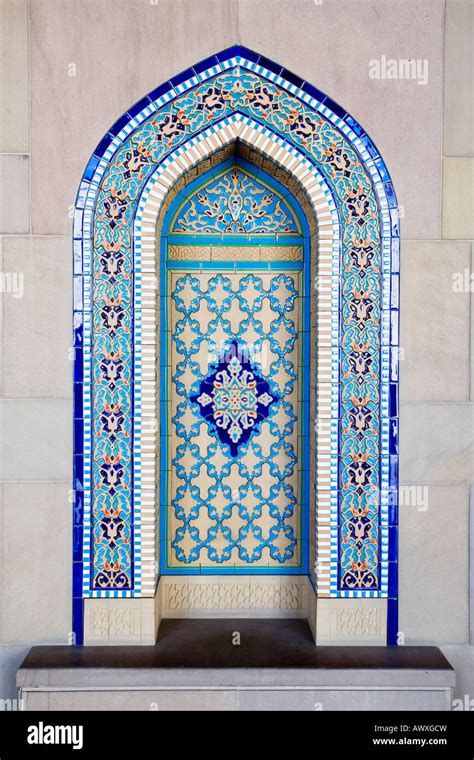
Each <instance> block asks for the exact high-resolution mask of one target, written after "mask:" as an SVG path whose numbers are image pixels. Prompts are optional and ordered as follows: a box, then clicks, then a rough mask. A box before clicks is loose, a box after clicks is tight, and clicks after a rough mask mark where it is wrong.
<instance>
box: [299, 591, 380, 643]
mask: <svg viewBox="0 0 474 760" xmlns="http://www.w3.org/2000/svg"><path fill="white" fill-rule="evenodd" d="M317 607H318V610H317V619H316V644H320V645H330V646H343V645H344V646H358V645H359V646H385V645H386V643H387V600H386V599H318V600H317ZM310 625H311V621H310Z"/></svg>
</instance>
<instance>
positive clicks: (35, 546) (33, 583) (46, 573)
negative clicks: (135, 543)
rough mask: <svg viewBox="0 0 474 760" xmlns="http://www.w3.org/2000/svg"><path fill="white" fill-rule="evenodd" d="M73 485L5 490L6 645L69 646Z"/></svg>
mask: <svg viewBox="0 0 474 760" xmlns="http://www.w3.org/2000/svg"><path fill="white" fill-rule="evenodd" d="M69 488H70V484H69V483H38V482H36V483H4V484H3V546H2V548H3V572H4V590H5V593H4V594H3V597H2V609H3V632H4V643H5V644H30V645H31V644H39V643H43V644H67V643H68V636H69V633H70V631H71V614H72V613H71V568H72V556H71V552H72V545H71V534H72V507H71V502H70V500H69Z"/></svg>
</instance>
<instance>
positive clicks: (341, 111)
mask: <svg viewBox="0 0 474 760" xmlns="http://www.w3.org/2000/svg"><path fill="white" fill-rule="evenodd" d="M324 105H325V107H326V108H329V109H330V110H331V111H332V112H333V113H335V114H336V116H339V118H340V119H344V117H345V116H346V114H347V110H346V109H345V108H341V106H340V105H338V103H336V102H335V101H334V100H332V99H331V98H326V100H325V101H324Z"/></svg>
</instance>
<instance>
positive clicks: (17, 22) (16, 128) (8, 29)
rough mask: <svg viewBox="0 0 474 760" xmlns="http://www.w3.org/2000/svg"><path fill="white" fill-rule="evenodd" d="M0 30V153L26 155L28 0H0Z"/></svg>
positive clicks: (27, 132)
mask: <svg viewBox="0 0 474 760" xmlns="http://www.w3.org/2000/svg"><path fill="white" fill-rule="evenodd" d="M0 28H1V30H2V46H1V50H0V90H1V93H2V108H1V110H0V151H2V152H4V153H28V152H29V128H28V121H29V84H28V76H29V74H28V0H1V2H0Z"/></svg>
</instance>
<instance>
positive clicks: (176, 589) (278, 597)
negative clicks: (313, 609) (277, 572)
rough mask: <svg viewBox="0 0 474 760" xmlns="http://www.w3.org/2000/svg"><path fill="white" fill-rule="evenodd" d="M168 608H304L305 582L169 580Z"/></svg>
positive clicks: (165, 587) (166, 607)
mask: <svg viewBox="0 0 474 760" xmlns="http://www.w3.org/2000/svg"><path fill="white" fill-rule="evenodd" d="M163 591H164V605H163V606H164V609H168V610H186V609H188V610H219V609H222V610H241V611H242V610H262V609H274V610H302V609H303V604H304V596H303V584H302V583H301V582H297V581H295V582H291V583H285V584H281V583H279V582H275V583H258V582H256V583H252V584H249V583H233V582H229V583H225V582H222V581H219V582H208V583H190V584H187V583H179V582H175V583H167V584H166V585H165V586H164V589H163Z"/></svg>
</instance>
